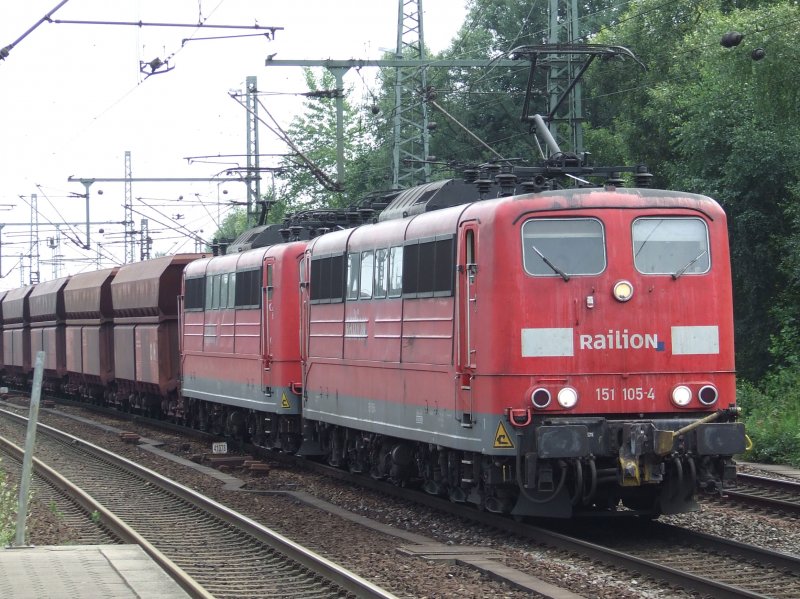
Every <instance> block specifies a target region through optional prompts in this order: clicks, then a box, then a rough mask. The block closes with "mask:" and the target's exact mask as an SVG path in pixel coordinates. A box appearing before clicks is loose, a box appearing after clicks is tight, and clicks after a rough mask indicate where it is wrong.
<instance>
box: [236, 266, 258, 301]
mask: <svg viewBox="0 0 800 599" xmlns="http://www.w3.org/2000/svg"><path fill="white" fill-rule="evenodd" d="M260 306H261V270H244V271H239V272H237V273H236V307H237V308H259V307H260Z"/></svg>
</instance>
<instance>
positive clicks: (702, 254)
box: [672, 250, 708, 281]
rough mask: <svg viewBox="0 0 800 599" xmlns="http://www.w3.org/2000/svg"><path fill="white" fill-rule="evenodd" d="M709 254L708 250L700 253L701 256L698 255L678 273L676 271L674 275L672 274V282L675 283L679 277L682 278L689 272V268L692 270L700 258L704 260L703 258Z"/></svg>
mask: <svg viewBox="0 0 800 599" xmlns="http://www.w3.org/2000/svg"><path fill="white" fill-rule="evenodd" d="M707 253H708V250H703V251H702V252H700V253H699V254H697V255H696V256H695V257H694V258H692V259H691V260H689V263H688V264H687V265H686V266H684V267H683V268H679V269H678V270H677V271H675V272H674V273H672V280H673V281H675V280H677V278H678V277H679V276H681V275H682V274H683V273H685V272H686V271H687V270H689V268H691V266H692V264H694V263H695V262H697V261H698V260H699V259H700V258H702V257H703V256H704V255H706V254H707Z"/></svg>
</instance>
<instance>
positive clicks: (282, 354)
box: [181, 242, 305, 451]
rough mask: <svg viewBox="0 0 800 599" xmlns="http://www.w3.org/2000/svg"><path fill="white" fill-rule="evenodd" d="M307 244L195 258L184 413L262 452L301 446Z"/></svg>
mask: <svg viewBox="0 0 800 599" xmlns="http://www.w3.org/2000/svg"><path fill="white" fill-rule="evenodd" d="M304 250H305V242H296V243H283V244H277V245H271V246H268V247H264V248H259V249H254V250H250V251H245V252H240V253H231V254H228V255H225V256H218V257H214V258H206V259H203V260H197V261H195V262H193V263H191V264H189V266H188V267H187V268H186V272H185V274H184V277H185V280H184V298H183V309H182V339H183V348H182V359H181V369H182V372H183V381H182V394H183V397H184V404H185V408H184V412H185V415H186V418H187V420H188V421H189V422H191V423H193V424H194V425H195V426H197V427H199V428H202V429H205V430H212V431H216V432H219V433H226V434H230V435H232V436H234V437H240V438H241V437H245V436H246V437H247V438H249V439H251V440H253V441H254V442H256V443H258V444H260V445H263V446H265V447H274V448H280V449H284V450H287V451H296V450H297V449H298V447H299V446H300V441H301V429H300V413H301V405H300V387H301V382H302V375H301V372H300V333H299V328H300V327H299V322H300V321H299V314H300V302H299V294H300V290H299V289H300V288H299V280H300V278H299V270H300V260H301V259H302V257H303V252H304Z"/></svg>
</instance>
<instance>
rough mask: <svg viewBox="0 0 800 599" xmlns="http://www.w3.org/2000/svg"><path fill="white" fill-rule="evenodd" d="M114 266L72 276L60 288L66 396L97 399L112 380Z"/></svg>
mask: <svg viewBox="0 0 800 599" xmlns="http://www.w3.org/2000/svg"><path fill="white" fill-rule="evenodd" d="M118 270H119V269H118V268H107V269H104V270H98V271H95V272H86V273H80V274H77V275H73V276H72V278H71V279H70V280H69V282H68V283H67V285H66V287H64V309H65V312H66V337H65V344H66V353H67V359H66V367H67V383H66V386H65V391H66V393H67V394H68V395H71V396H74V397H80V398H82V399H85V400H88V401H92V402H99V401H102V400H104V399H106V398H107V397H108V394H109V392H110V389H109V387H110V385H111V383H113V381H114V322H113V317H114V311H113V306H112V302H111V281H112V280H114V276H115V275H116V274H117V271H118Z"/></svg>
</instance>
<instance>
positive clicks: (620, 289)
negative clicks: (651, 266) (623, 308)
mask: <svg viewBox="0 0 800 599" xmlns="http://www.w3.org/2000/svg"><path fill="white" fill-rule="evenodd" d="M614 297H615V298H617V301H620V302H627V301H628V300H629V299H631V298H632V297H633V285H631V283H630V282H628V281H618V282H617V283H615V284H614Z"/></svg>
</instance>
